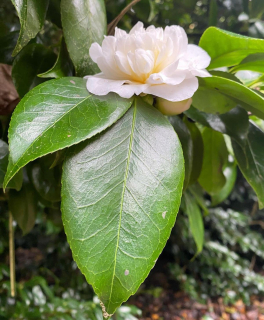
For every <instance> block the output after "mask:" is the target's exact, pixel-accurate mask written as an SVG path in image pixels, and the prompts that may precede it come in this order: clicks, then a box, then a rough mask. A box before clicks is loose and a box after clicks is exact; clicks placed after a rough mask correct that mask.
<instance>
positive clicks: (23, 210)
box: [8, 181, 38, 235]
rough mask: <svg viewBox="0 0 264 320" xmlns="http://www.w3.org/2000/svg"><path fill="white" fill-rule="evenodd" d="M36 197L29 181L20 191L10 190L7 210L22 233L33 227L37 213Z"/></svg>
mask: <svg viewBox="0 0 264 320" xmlns="http://www.w3.org/2000/svg"><path fill="white" fill-rule="evenodd" d="M37 203H38V201H37V197H36V194H35V190H34V188H33V187H32V185H31V184H30V183H29V181H27V182H25V183H24V185H23V187H22V189H21V190H20V191H15V190H10V192H9V197H8V205H9V210H10V211H11V212H12V214H13V217H14V218H15V220H16V221H17V223H18V225H19V227H20V228H21V229H22V231H23V235H25V234H27V233H28V232H30V230H31V229H32V228H33V227H34V224H35V220H36V215H37V212H38V211H37V210H38V208H37Z"/></svg>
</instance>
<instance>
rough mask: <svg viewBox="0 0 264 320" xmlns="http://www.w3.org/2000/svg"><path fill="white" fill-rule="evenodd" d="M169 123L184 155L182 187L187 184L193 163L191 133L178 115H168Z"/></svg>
mask: <svg viewBox="0 0 264 320" xmlns="http://www.w3.org/2000/svg"><path fill="white" fill-rule="evenodd" d="M169 120H170V123H171V124H172V126H173V128H174V130H175V131H176V133H177V135H178V137H179V139H180V142H181V145H182V151H183V156H184V163H185V179H184V189H185V188H186V187H187V186H188V184H189V180H190V176H191V172H192V164H193V141H192V137H191V133H190V131H189V129H188V127H187V126H186V124H185V123H184V122H183V121H182V120H181V119H180V118H179V117H178V116H174V117H169Z"/></svg>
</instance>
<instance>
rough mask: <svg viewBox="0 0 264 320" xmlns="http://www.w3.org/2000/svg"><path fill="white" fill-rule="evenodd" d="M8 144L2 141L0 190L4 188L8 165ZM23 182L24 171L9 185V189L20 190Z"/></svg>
mask: <svg viewBox="0 0 264 320" xmlns="http://www.w3.org/2000/svg"><path fill="white" fill-rule="evenodd" d="M8 154H9V151H8V144H7V143H6V142H4V141H3V140H0V188H3V182H4V177H5V174H6V170H7V164H8ZM22 182H23V174H22V171H19V172H18V173H17V174H16V175H15V176H14V178H13V179H12V180H11V181H10V182H9V183H8V185H7V188H10V189H16V190H20V189H21V187H22Z"/></svg>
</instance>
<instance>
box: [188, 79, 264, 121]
mask: <svg viewBox="0 0 264 320" xmlns="http://www.w3.org/2000/svg"><path fill="white" fill-rule="evenodd" d="M199 84H200V87H199V90H198V91H197V92H196V93H195V95H194V97H193V105H194V106H195V107H196V108H197V109H199V110H201V111H206V112H210V108H211V113H215V112H216V111H217V109H216V108H215V107H214V105H212V106H211V103H212V100H213V94H214V96H215V100H217V99H220V97H219V93H220V94H222V95H224V96H227V97H228V99H229V100H230V99H232V100H233V101H234V105H233V106H232V105H230V106H229V107H230V108H229V109H231V107H233V108H234V107H235V106H237V105H240V106H241V107H243V108H244V109H246V110H247V111H251V112H252V113H253V114H255V115H256V116H257V117H259V118H261V119H264V97H263V96H262V95H261V94H259V93H258V92H256V91H254V90H251V89H249V88H247V87H246V86H244V85H243V84H240V83H238V82H236V81H232V80H230V79H227V78H222V77H218V76H212V77H208V78H200V79H199ZM201 90H206V93H207V94H208V97H209V100H208V99H207V100H206V94H204V95H203V99H201V98H200V101H199V104H198V103H197V101H196V100H197V96H196V95H199V92H200V91H201ZM209 91H210V92H211V95H212V96H209ZM210 97H211V100H210ZM217 103H218V102H217V101H216V102H215V105H216V104H217ZM220 103H222V102H220ZM203 104H204V105H205V104H207V108H206V110H205V109H204V107H203ZM220 107H221V105H220V104H219V113H222V112H224V111H223V110H222V109H220ZM227 111H228V109H227V110H226V111H225V112H227Z"/></svg>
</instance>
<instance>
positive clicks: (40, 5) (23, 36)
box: [12, 0, 49, 56]
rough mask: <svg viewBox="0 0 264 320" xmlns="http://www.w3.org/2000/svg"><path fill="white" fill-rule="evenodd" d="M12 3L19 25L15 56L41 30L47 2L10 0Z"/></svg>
mask: <svg viewBox="0 0 264 320" xmlns="http://www.w3.org/2000/svg"><path fill="white" fill-rule="evenodd" d="M12 2H13V5H14V6H15V8H16V11H17V14H18V16H19V20H20V24H21V28H20V33H19V38H18V41H17V45H16V47H15V49H14V51H13V56H15V55H17V54H18V52H19V51H20V50H21V49H22V48H23V47H24V46H25V45H26V44H28V42H29V41H30V40H31V39H33V38H35V36H36V35H37V33H38V32H39V31H40V30H41V28H42V26H43V24H44V21H45V17H46V11H47V8H48V3H49V0H41V1H39V0H12Z"/></svg>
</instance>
